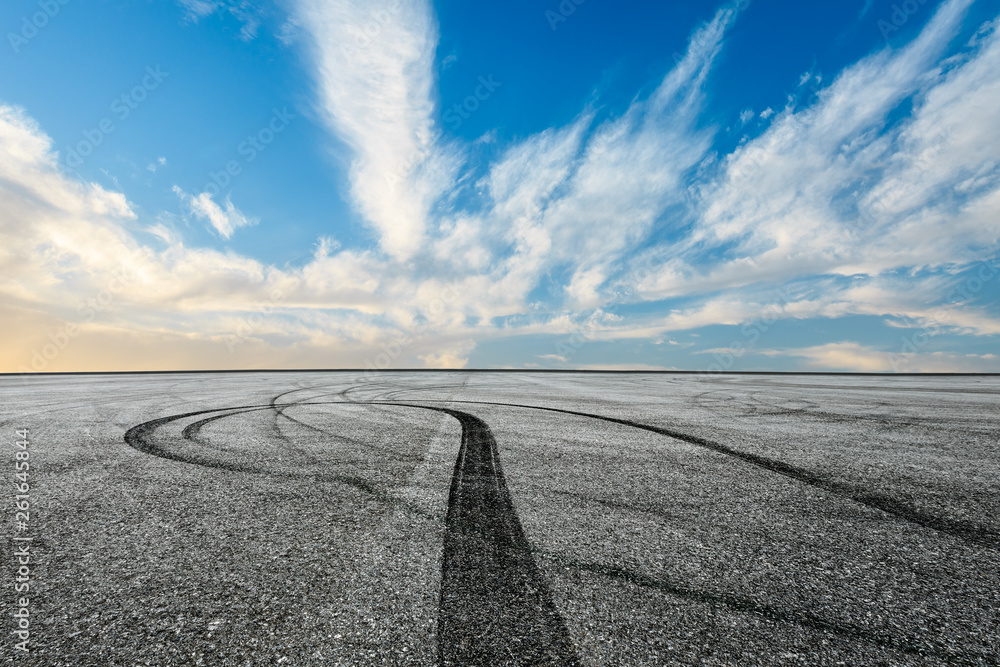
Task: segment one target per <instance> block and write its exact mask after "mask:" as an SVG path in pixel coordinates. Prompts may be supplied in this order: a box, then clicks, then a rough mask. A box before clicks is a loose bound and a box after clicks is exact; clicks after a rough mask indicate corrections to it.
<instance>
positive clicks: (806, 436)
mask: <svg viewBox="0 0 1000 667" xmlns="http://www.w3.org/2000/svg"><path fill="white" fill-rule="evenodd" d="M0 398H2V402H0V406H2V407H0V429H2V430H3V437H4V441H5V447H4V451H5V454H4V457H3V460H2V464H0V465H2V467H0V471H3V472H0V475H2V476H6V478H7V481H5V482H4V484H3V485H2V486H3V488H5V489H6V494H7V495H8V496H9V497H8V498H5V499H4V504H5V506H7V507H8V508H9V515H8V520H7V521H6V522H5V530H4V535H3V539H4V543H5V547H6V549H5V554H6V558H5V572H4V573H3V575H0V576H2V577H3V579H4V582H5V585H4V586H3V589H2V590H3V591H4V593H3V594H0V610H2V615H3V617H4V618H5V619H7V620H6V621H5V623H6V625H7V627H6V628H4V633H3V634H4V645H3V648H2V653H0V655H3V656H4V657H5V660H8V661H9V662H12V663H15V664H37V665H77V664H79V665H101V664H110V665H137V664H138V665H143V664H149V665H172V664H177V665H181V664H185V665H186V664H205V665H264V664H288V665H295V664H302V665H311V664H317V665H318V664H334V665H336V664H343V665H372V664H385V665H395V664H427V665H433V664H449V665H452V664H453V665H460V664H461V665H464V664H472V665H476V664H481V665H504V664H509V665H527V664H550V665H625V664H635V665H673V664H692V665H693V664H699V665H701V664H705V665H758V664H759V665H790V664H809V665H827V664H828V665H836V664H843V665H858V664H885V665H941V664H968V665H995V664H1000V612H998V609H1000V586H998V579H1000V567H998V566H1000V556H998V554H1000V551H998V546H1000V490H998V485H997V484H998V480H1000V422H998V419H997V415H1000V410H998V408H1000V378H997V377H990V376H972V377H873V376H821V375H814V376H806V375H796V376H745V375H715V376H698V375H671V374H594V373H579V374H544V373H518V374H512V373H465V372H440V373H380V374H370V375H366V374H363V373H232V374H149V375H106V376H47V377H46V376H30V377H29V376H6V377H0ZM20 429H28V432H29V438H28V440H29V444H28V445H27V451H28V456H29V461H30V471H29V476H28V479H29V482H30V492H29V493H28V494H27V495H28V497H29V504H30V518H29V520H28V521H26V522H25V523H26V524H27V525H26V526H25V528H24V530H19V529H18V526H17V524H16V515H15V510H16V508H15V506H14V505H15V502H16V499H15V496H16V494H18V493H19V491H18V490H17V488H16V486H15V485H16V484H19V483H20V481H19V480H18V479H16V478H15V474H16V472H17V471H16V470H15V464H16V462H17V459H16V456H17V452H18V451H20V450H19V448H18V447H17V446H15V443H16V441H17V440H18V436H17V431H18V430H20ZM23 458H24V456H22V459H23ZM17 537H30V538H31V540H30V542H28V544H30V554H31V555H30V564H29V569H30V581H29V584H30V590H29V592H28V593H27V595H28V605H27V606H26V607H23V608H25V609H27V610H28V613H29V634H30V636H29V639H28V645H27V646H28V648H29V651H28V652H27V653H25V652H23V651H20V650H18V649H17V648H16V646H15V645H16V643H17V642H18V641H20V638H19V637H18V636H17V635H16V634H14V631H15V630H17V629H18V627H19V626H18V622H19V619H17V618H15V617H14V614H15V613H20V612H19V611H18V610H19V609H21V608H22V606H21V604H20V598H21V597H22V594H21V593H17V592H15V589H14V585H15V584H16V583H17V579H16V577H17V575H18V568H19V567H20V563H19V561H18V556H17V553H18V550H23V545H24V544H25V543H26V541H25V540H15V539H14V538H17Z"/></svg>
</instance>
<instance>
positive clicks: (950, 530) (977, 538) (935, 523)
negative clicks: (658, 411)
mask: <svg viewBox="0 0 1000 667" xmlns="http://www.w3.org/2000/svg"><path fill="white" fill-rule="evenodd" d="M428 402H430V401H428ZM452 402H454V403H461V404H469V403H472V404H477V405H497V406H503V407H514V408H525V409H529V410H543V411H546V412H558V413H562V414H567V415H574V416H577V417H588V418H590V419H599V420H601V421H605V422H610V423H612V424H621V425H622V426H629V427H632V428H637V429H641V430H644V431H650V432H652V433H658V434H660V435H665V436H667V437H670V438H674V439H675V440H681V441H683V442H687V443H689V444H692V445H697V446H699V447H703V448H705V449H709V450H711V451H713V452H718V453H719V454H724V455H726V456H729V457H732V458H735V459H739V460H740V461H743V462H745V463H749V464H751V465H754V466H757V467H759V468H763V469H765V470H769V471H770V472H773V473H777V474H779V475H783V476H785V477H788V478H789V479H793V480H795V481H797V482H801V483H802V484H807V485H809V486H812V487H815V488H818V489H822V490H823V491H826V492H828V493H832V494H834V495H837V496H840V497H842V498H846V499H847V500H850V501H853V502H855V503H858V504H859V505H864V506H865V507H868V508H870V509H875V510H879V511H881V512H885V513H886V514H890V515H892V516H894V517H896V518H897V519H902V520H903V521H907V522H909V523H913V524H916V525H918V526H922V527H924V528H930V529H931V530H934V531H937V532H939V533H944V534H947V535H950V536H951V537H956V538H958V539H961V540H963V541H965V542H968V543H971V544H975V545H977V546H980V547H986V548H989V549H997V548H998V545H1000V535H998V534H997V533H996V532H995V531H992V530H990V529H989V528H987V527H985V526H981V525H979V524H977V523H974V522H972V521H963V520H961V519H950V518H947V517H941V516H936V515H933V514H929V513H927V512H924V511H923V510H920V509H917V508H916V507H913V506H911V505H907V504H905V503H902V502H900V501H898V500H896V499H895V498H892V497H890V496H887V495H884V494H880V493H877V492H875V491H874V490H872V489H866V488H858V487H856V486H852V485H849V484H844V483H842V482H836V481H833V480H830V479H827V478H825V477H820V476H819V475H817V474H815V473H813V472H810V471H809V470H806V469H805V468H800V467H798V466H794V465H792V464H790V463H785V462H784V461H779V460H777V459H772V458H768V457H766V456H761V455H759V454H752V453H750V452H743V451H740V450H738V449H733V448H732V447H729V446H727V445H723V444H722V443H719V442H715V441H713V440H708V439H707V438H702V437H700V436H697V435H690V434H687V433H681V432H680V431H675V430H673V429H668V428H664V427H661V426H653V425H651V424H643V423H641V422H635V421H632V420H630V419H620V418H617V417H606V416H603V415H595V414H591V413H588V412H579V411H576V410H566V409H563V408H550V407H544V406H539V405H522V404H519V403H495V402H489V401H452Z"/></svg>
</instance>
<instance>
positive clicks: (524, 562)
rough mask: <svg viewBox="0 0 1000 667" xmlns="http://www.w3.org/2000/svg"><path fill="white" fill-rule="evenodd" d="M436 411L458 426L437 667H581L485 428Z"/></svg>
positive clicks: (457, 415) (493, 441)
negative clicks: (459, 437) (512, 666)
mask: <svg viewBox="0 0 1000 667" xmlns="http://www.w3.org/2000/svg"><path fill="white" fill-rule="evenodd" d="M399 405H406V404H399ZM409 407H415V408H419V407H423V406H417V405H411V406H409ZM432 409H434V408H432ZM439 410H440V411H441V412H444V413H446V414H449V415H451V416H452V417H454V418H455V419H457V420H458V421H459V422H460V423H461V424H462V445H461V449H460V451H459V454H458V458H457V460H456V461H455V471H454V474H453V475H452V480H451V490H450V493H449V496H448V516H447V519H446V523H447V528H446V531H445V538H444V555H443V557H442V563H441V599H440V607H439V614H438V658H439V662H440V664H441V665H490V666H492V665H502V664H509V663H510V661H511V660H510V659H511V657H516V664H529V665H536V664H546V665H566V666H567V667H569V666H576V665H579V661H578V660H577V658H576V651H575V649H574V648H573V642H572V640H571V639H570V636H569V631H568V630H567V629H566V624H565V622H564V621H563V619H562V617H561V616H560V615H559V612H558V610H557V609H556V607H555V604H554V603H553V601H552V593H551V592H550V591H549V588H548V585H547V584H546V583H545V579H544V577H543V576H542V574H541V572H540V571H539V569H538V566H537V565H536V564H535V561H534V558H533V557H532V550H531V546H530V545H529V543H528V540H527V538H526V537H525V535H524V529H523V527H522V526H521V521H520V519H518V516H517V510H516V509H515V507H514V503H513V501H512V500H511V496H510V491H509V490H508V489H507V483H506V480H505V478H504V474H503V467H502V466H501V464H500V459H499V452H498V451H497V443H496V439H495V438H494V437H493V433H492V431H490V427H489V426H487V424H486V422H484V421H483V420H481V419H479V418H478V417H474V416H472V415H470V414H468V413H466V412H460V411H458V410H450V409H447V408H440V409H439Z"/></svg>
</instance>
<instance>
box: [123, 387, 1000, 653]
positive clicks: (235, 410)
mask: <svg viewBox="0 0 1000 667" xmlns="http://www.w3.org/2000/svg"><path fill="white" fill-rule="evenodd" d="M454 402H456V403H458V402H463V403H482V404H486V405H500V406H510V407H524V408H530V409H541V410H554V411H557V412H568V411H565V410H560V409H558V408H542V407H539V406H522V405H515V404H505V403H486V402H476V401H454ZM343 403H344V402H343V401H328V402H315V403H303V405H338V404H343ZM348 404H351V403H348ZM354 404H355V405H359V404H362V403H354ZM383 405H398V406H399V407H412V408H419V409H425V410H435V411H438V412H446V413H449V414H451V413H453V412H455V411H450V410H447V409H445V408H438V407H431V406H420V405H408V404H394V403H384V404H383ZM271 408H272V406H270V405H256V406H254V405H250V406H234V407H228V408H216V409H214V410H199V411H195V412H188V413H184V414H179V415H173V416H169V417H161V418H159V419H153V420H151V421H148V422H144V423H142V424H139V425H137V426H134V427H132V428H130V429H129V430H128V431H127V432H126V434H125V438H124V439H125V442H126V443H127V444H128V445H129V446H131V447H132V448H134V449H136V450H138V451H140V452H143V453H146V454H150V455H153V456H158V457H161V458H164V459H168V460H172V461H177V462H182V463H187V464H192V465H199V466H204V467H209V468H215V469H219V470H225V471H230V472H238V473H249V474H264V475H277V476H285V477H289V476H291V477H298V478H308V479H315V480H316V481H323V482H336V483H340V484H344V485H348V486H351V487H353V488H355V489H357V490H359V491H362V492H364V493H366V494H368V495H369V496H371V497H372V498H373V499H375V500H378V501H380V502H385V503H387V504H390V505H393V506H395V507H396V508H398V509H400V510H402V511H405V512H407V513H410V514H412V515H415V516H419V517H421V518H423V519H426V520H430V521H436V522H439V521H445V522H446V524H447V529H446V530H447V531H450V530H451V526H452V525H455V527H456V528H458V529H463V530H464V532H466V533H469V532H471V533H478V535H479V536H480V537H481V538H482V539H483V540H484V541H490V540H492V541H495V542H499V541H500V540H501V539H503V544H497V545H496V546H495V547H494V548H495V549H496V550H497V551H498V552H499V551H501V550H504V551H505V552H506V553H508V554H510V555H511V556H512V557H513V558H515V559H516V558H517V555H516V553H515V552H518V551H520V552H523V553H525V554H528V558H529V559H530V557H531V556H530V554H536V555H537V556H538V557H541V558H544V559H546V560H549V561H551V562H553V563H557V564H558V565H560V566H562V567H567V568H573V569H576V570H579V571H584V572H590V573H593V574H597V575H600V576H604V577H607V578H609V579H614V580H618V581H621V582H623V583H627V584H630V585H634V586H640V587H643V588H648V589H651V590H657V591H660V592H662V593H665V594H667V595H671V596H674V597H677V598H679V599H682V600H687V601H689V602H694V603H699V604H706V605H710V606H718V607H725V608H727V609H730V610H732V611H736V612H739V613H745V614H753V615H756V616H760V617H763V618H768V619H771V620H774V621H777V622H782V623H791V624H795V625H798V626H801V627H804V628H809V629H813V630H819V631H822V632H828V633H831V634H833V635H837V636H840V637H843V638H846V639H853V640H859V641H864V642H866V643H868V644H871V645H873V646H879V647H883V648H888V649H892V650H897V651H900V652H903V653H906V654H909V655H915V656H923V657H935V658H940V659H942V660H946V661H949V662H954V663H955V664H981V661H982V659H984V656H985V659H987V660H988V662H990V663H995V664H1000V656H996V655H993V654H988V653H987V654H981V653H976V654H969V653H967V652H965V651H962V650H960V649H958V650H957V649H955V648H953V647H950V646H949V647H936V646H928V644H927V642H926V638H924V639H918V638H915V637H910V636H906V635H904V636H901V637H893V636H891V635H889V634H886V633H885V632H884V631H880V630H878V629H875V628H867V627H864V628H863V627H855V626H852V625H849V624H843V623H838V622H836V621H830V620H827V619H824V618H822V617H820V616H816V615H815V614H812V613H810V612H808V611H804V610H798V609H783V608H778V607H773V606H770V605H767V604H766V603H761V602H757V601H755V600H752V599H748V598H742V597H734V596H730V595H726V594H725V593H716V592H710V591H704V590H699V589H697V588H691V587H688V586H686V585H684V584H683V583H677V582H673V581H670V580H669V579H663V578H656V577H651V576H649V575H647V574H644V573H640V572H635V571H633V570H630V569H627V568H623V567H618V566H614V565H607V564H604V563H594V562H588V561H581V560H577V559H575V558H569V557H566V556H564V555H562V554H559V553H556V552H549V551H546V550H543V549H539V548H537V547H533V546H531V545H530V544H529V543H527V541H523V542H519V543H516V542H514V541H512V540H510V539H509V538H502V537H498V536H496V535H494V534H489V533H486V532H482V530H477V529H476V528H475V526H476V524H474V523H473V524H470V525H467V526H462V522H461V521H459V520H458V519H455V518H453V520H448V519H443V518H442V517H440V516H437V515H434V514H432V513H429V512H427V511H426V510H424V509H422V508H420V507H418V506H416V505H413V504H411V503H409V502H407V501H404V500H402V499H399V498H396V497H393V496H391V495H389V494H388V493H386V492H385V491H383V490H382V489H380V488H378V486H377V485H376V484H374V483H372V482H369V481H368V480H365V479H362V478H358V477H351V476H343V475H315V474H293V473H288V472H278V471H275V470H273V469H266V470H264V469H259V468H256V467H253V466H240V465H237V464H229V463H227V462H225V461H218V460H214V459H209V458H208V457H203V456H191V455H182V454H178V453H174V452H171V451H170V450H168V449H165V448H164V447H162V446H161V445H159V444H157V443H156V442H154V440H153V438H152V435H153V432H154V431H156V429H158V428H159V427H160V426H163V425H165V424H167V423H170V422H172V421H176V420H180V419H183V418H185V417H193V416H197V415H203V414H210V413H213V412H229V413H230V415H231V416H232V415H236V414H240V413H241V412H244V411H254V410H265V409H271ZM462 414H465V413H462ZM570 414H579V415H581V416H589V417H594V418H597V419H605V418H604V417H601V416H600V415H589V414H587V413H573V412H570ZM470 417H471V415H470ZM473 419H475V418H474V417H473ZM606 419H614V418H610V417H609V418H606ZM460 421H461V420H460ZM462 430H463V442H464V439H465V431H466V429H465V425H464V424H463V427H462ZM494 445H495V441H494ZM458 465H459V464H458V462H456V468H458ZM501 472H502V471H501ZM453 484H454V478H453ZM505 487H506V485H505ZM450 506H451V503H450V502H449V510H450ZM515 516H516V515H515ZM522 536H523V534H522ZM535 571H536V572H537V568H536V569H535ZM442 602H443V601H442ZM568 655H572V654H571V653H570V654H568ZM512 657H513V656H510V655H507V656H505V657H504V661H507V662H510V661H511V658H512ZM515 661H516V660H515ZM471 664H479V663H471ZM527 664H531V663H527ZM550 664H575V663H550Z"/></svg>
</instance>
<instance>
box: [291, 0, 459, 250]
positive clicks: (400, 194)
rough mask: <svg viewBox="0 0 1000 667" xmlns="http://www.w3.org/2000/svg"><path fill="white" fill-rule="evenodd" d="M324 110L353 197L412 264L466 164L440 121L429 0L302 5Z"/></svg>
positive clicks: (385, 243) (307, 1)
mask: <svg viewBox="0 0 1000 667" xmlns="http://www.w3.org/2000/svg"><path fill="white" fill-rule="evenodd" d="M296 18H297V20H298V21H299V23H300V24H301V25H302V26H303V29H304V30H305V31H306V32H307V33H308V37H309V41H310V44H311V50H312V53H313V57H314V59H315V64H316V70H317V75H316V76H317V79H318V84H319V93H320V111H321V113H322V115H323V117H324V118H325V120H326V122H327V123H328V125H329V126H330V128H331V129H332V130H333V131H334V133H335V134H336V135H337V137H339V138H340V139H341V140H342V141H343V142H344V143H345V144H347V146H348V147H349V148H350V150H351V152H352V158H351V170H350V179H351V192H352V194H353V197H354V200H355V202H356V204H357V206H358V208H359V209H360V211H361V212H362V214H364V216H365V218H366V219H367V220H368V221H369V222H370V223H371V224H372V226H373V227H374V228H375V230H376V232H377V233H378V235H379V241H380V244H381V246H382V248H383V249H384V250H385V251H386V252H387V253H388V254H390V255H391V256H393V257H395V258H397V259H400V260H406V259H409V258H411V257H413V256H414V255H416V254H417V253H418V251H419V250H420V249H421V247H422V246H423V244H424V240H425V235H426V233H427V232H428V227H429V224H430V221H429V215H430V212H431V209H432V207H433V206H434V204H435V202H436V201H437V200H438V199H439V198H440V197H441V196H442V195H443V194H444V193H445V192H447V191H448V190H449V189H450V188H451V186H452V184H453V181H454V175H455V172H456V170H457V168H458V166H459V164H460V162H461V159H460V156H459V154H458V153H457V151H455V150H454V149H453V148H451V147H449V146H447V145H446V144H445V143H443V141H442V139H441V136H440V131H439V129H438V127H437V125H436V122H435V110H436V109H435V104H434V102H433V99H432V93H433V90H434V86H435V78H434V67H433V66H434V52H435V49H436V47H437V25H436V23H435V19H434V16H433V14H432V8H431V6H430V4H429V3H428V2H427V1H426V0H417V1H415V2H402V3H390V4H389V5H387V6H386V7H385V8H382V7H378V6H374V5H372V4H370V3H367V2H362V1H361V0H332V1H329V2H328V1H325V0H324V1H320V0H301V1H300V2H299V3H298V5H297V9H296Z"/></svg>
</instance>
